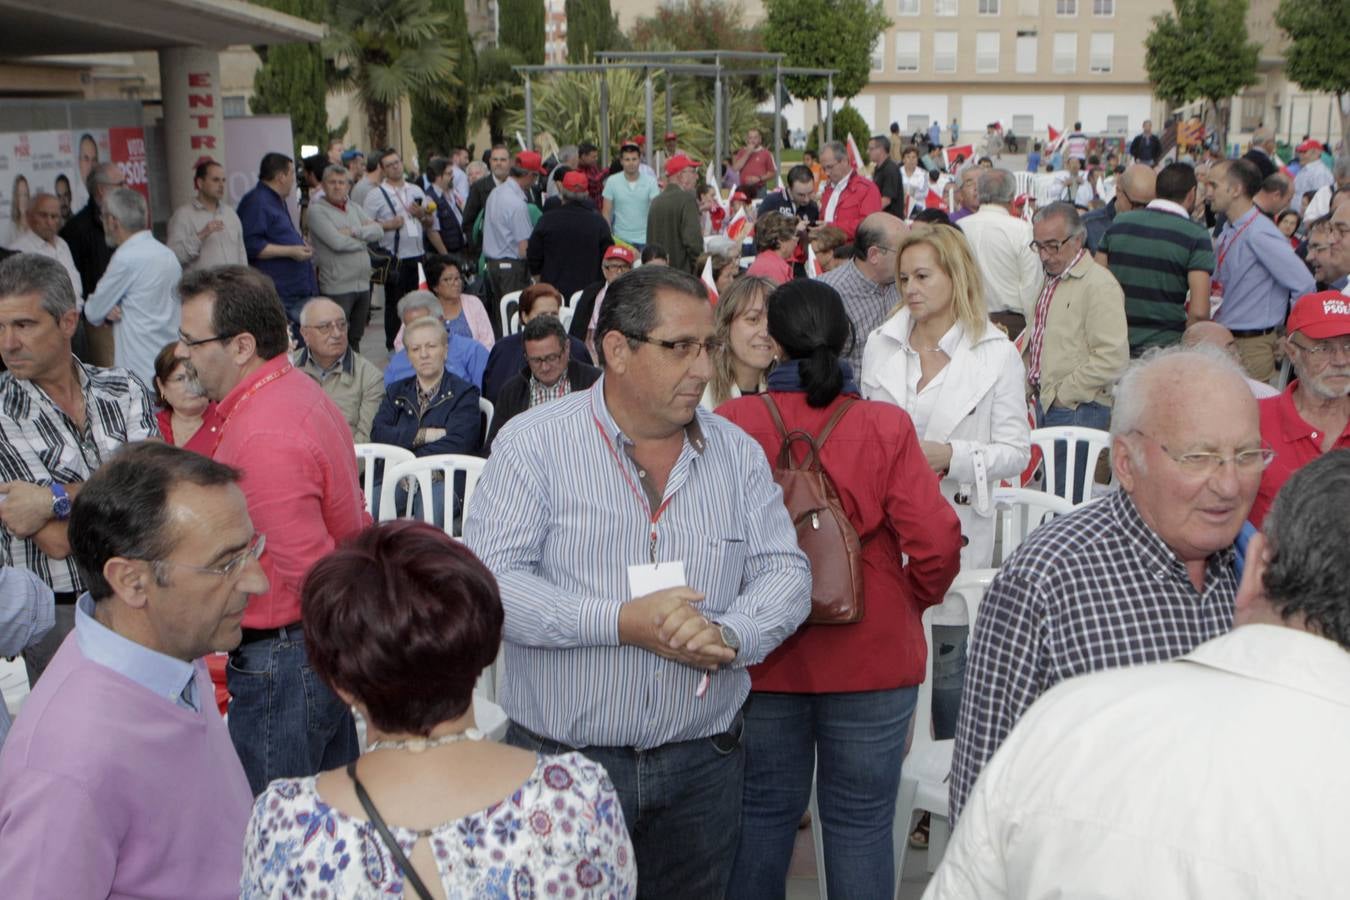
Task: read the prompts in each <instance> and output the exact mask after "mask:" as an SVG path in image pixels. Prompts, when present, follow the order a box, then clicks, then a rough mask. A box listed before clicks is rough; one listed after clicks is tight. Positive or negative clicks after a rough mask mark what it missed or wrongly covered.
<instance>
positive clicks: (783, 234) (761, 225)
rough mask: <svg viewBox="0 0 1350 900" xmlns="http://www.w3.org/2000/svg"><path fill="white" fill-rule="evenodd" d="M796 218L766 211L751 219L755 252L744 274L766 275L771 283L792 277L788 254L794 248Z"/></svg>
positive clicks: (794, 250)
mask: <svg viewBox="0 0 1350 900" xmlns="http://www.w3.org/2000/svg"><path fill="white" fill-rule="evenodd" d="M797 225H798V222H797V220H796V218H789V217H788V216H784V215H777V214H775V213H769V214H768V215H766V216H764V217H762V218H761V219H760V220H759V221H757V222H756V223H755V250H756V251H758V255H757V256H756V257H755V261H754V262H752V263H751V264H750V268H749V269H747V270H746V273H745V274H747V275H759V276H761V277H763V278H767V279H769V280H770V281H772V282H773V283H774V285H775V286H777V285H780V284H785V283H787V282H789V281H791V280H792V263H790V262H788V260H790V259H792V254H794V253H796V252H797Z"/></svg>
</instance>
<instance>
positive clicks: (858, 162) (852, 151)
mask: <svg viewBox="0 0 1350 900" xmlns="http://www.w3.org/2000/svg"><path fill="white" fill-rule="evenodd" d="M848 164H849V166H850V167H851V168H852V169H853V171H855V172H861V171H862V167H863V158H862V154H861V153H859V152H858V142H857V141H855V140H853V135H852V134H850V135H849V136H848Z"/></svg>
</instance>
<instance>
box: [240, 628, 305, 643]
mask: <svg viewBox="0 0 1350 900" xmlns="http://www.w3.org/2000/svg"><path fill="white" fill-rule="evenodd" d="M239 630H240V631H242V632H243V634H244V637H243V639H242V640H240V641H239V646H241V647H242V646H244V645H245V644H253V643H257V642H258V641H270V640H273V639H278V640H283V641H298V640H300V639H301V638H302V637H304V632H303V631H302V630H301V628H300V623H299V622H292V623H291V624H289V625H278V626H277V627H276V628H241V629H239Z"/></svg>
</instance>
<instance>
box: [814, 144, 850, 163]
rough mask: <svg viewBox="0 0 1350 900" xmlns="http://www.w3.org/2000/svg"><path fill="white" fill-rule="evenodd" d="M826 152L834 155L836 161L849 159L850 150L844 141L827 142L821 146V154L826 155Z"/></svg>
mask: <svg viewBox="0 0 1350 900" xmlns="http://www.w3.org/2000/svg"><path fill="white" fill-rule="evenodd" d="M826 150H828V151H830V153H832V154H834V158H835V159H848V148H847V147H845V146H844V142H843V141H826V142H825V143H823V144H821V145H820V152H821V153H824V152H825V151H826Z"/></svg>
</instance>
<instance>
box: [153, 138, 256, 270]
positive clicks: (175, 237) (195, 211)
mask: <svg viewBox="0 0 1350 900" xmlns="http://www.w3.org/2000/svg"><path fill="white" fill-rule="evenodd" d="M192 184H193V186H194V187H195V188H196V189H197V196H195V197H193V198H192V200H191V201H190V202H188V203H184V204H183V205H182V206H180V207H178V209H176V210H174V213H173V217H172V218H170V219H169V249H170V250H172V251H173V252H174V255H175V256H177V257H178V262H179V263H180V264H182V266H183V271H185V272H191V271H192V270H194V269H204V268H206V267H208V266H246V265H248V254H247V253H246V252H245V250H244V226H243V225H241V224H240V222H239V216H238V215H237V214H236V213H235V211H234V210H232V209H230V205H229V204H228V203H226V202H225V167H224V166H222V165H221V164H220V163H218V162H216V161H215V160H212V159H206V160H203V161H202V162H201V163H200V164H198V166H197V172H196V174H195V176H194V177H193V179H192Z"/></svg>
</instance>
